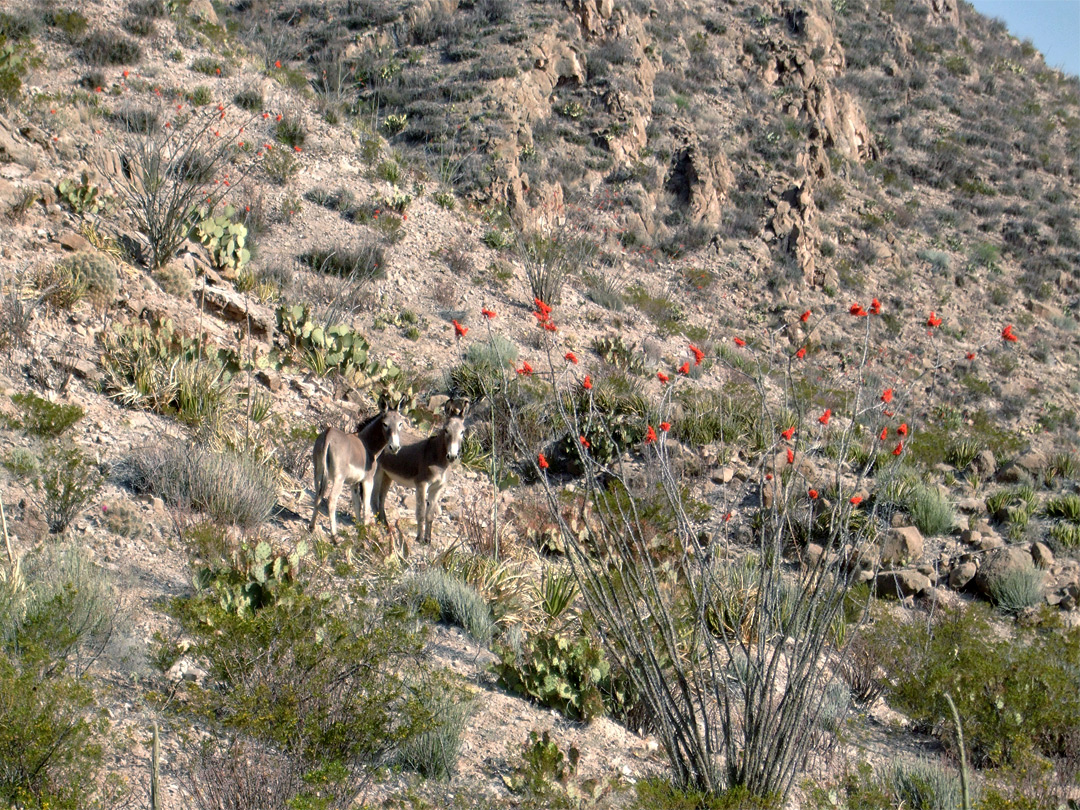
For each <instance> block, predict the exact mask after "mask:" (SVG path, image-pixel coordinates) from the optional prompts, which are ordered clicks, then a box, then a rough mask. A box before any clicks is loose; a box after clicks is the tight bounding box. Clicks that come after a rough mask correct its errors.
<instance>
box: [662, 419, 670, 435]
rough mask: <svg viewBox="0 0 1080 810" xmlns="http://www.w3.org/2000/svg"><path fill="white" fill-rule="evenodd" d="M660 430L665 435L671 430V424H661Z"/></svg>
mask: <svg viewBox="0 0 1080 810" xmlns="http://www.w3.org/2000/svg"><path fill="white" fill-rule="evenodd" d="M660 430H662V431H664V433H667V432H668V431H669V430H671V422H661V423H660Z"/></svg>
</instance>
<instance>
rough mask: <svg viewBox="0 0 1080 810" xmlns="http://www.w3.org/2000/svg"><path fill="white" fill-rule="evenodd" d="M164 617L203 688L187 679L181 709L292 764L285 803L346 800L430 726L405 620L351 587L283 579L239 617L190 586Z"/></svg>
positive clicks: (410, 624)
mask: <svg viewBox="0 0 1080 810" xmlns="http://www.w3.org/2000/svg"><path fill="white" fill-rule="evenodd" d="M380 604H381V605H383V606H382V607H379V605H380ZM174 613H175V614H176V616H177V618H178V619H179V620H180V623H181V625H182V628H183V632H184V633H185V634H186V635H188V636H189V637H190V638H191V639H192V640H193V642H194V646H193V648H192V653H193V654H194V655H196V656H198V657H199V658H200V659H201V660H204V661H205V662H206V666H207V669H208V670H209V673H210V678H209V679H208V683H212V684H213V686H212V687H211V688H205V689H204V688H200V687H197V686H194V685H193V686H192V687H191V688H190V689H191V691H190V692H189V695H188V699H189V701H190V704H189V705H190V706H191V707H192V709H193V710H194V711H196V712H197V713H198V714H199V715H200V716H202V717H204V718H212V719H213V720H214V722H215V723H217V724H219V725H220V726H221V727H222V728H223V730H225V731H226V732H228V733H230V734H238V735H241V736H243V737H245V738H248V739H251V740H254V741H257V742H259V743H261V744H266V745H272V746H274V747H275V748H276V749H277V750H278V751H280V752H281V753H283V754H284V755H285V756H286V757H287V758H288V759H289V760H290V761H291V762H293V763H294V765H295V766H296V767H298V768H299V769H300V773H301V774H302V775H303V777H304V779H303V782H302V784H301V785H300V786H299V787H298V788H297V789H298V790H299V791H300V793H299V796H300V797H302V798H304V799H305V801H300V799H299V798H298V799H294V804H292V805H291V806H302V807H324V806H345V805H347V804H349V803H350V802H351V801H352V800H353V799H354V798H355V796H356V795H357V793H358V792H359V790H360V787H361V786H362V785H363V784H364V783H365V782H367V781H368V780H369V779H370V778H371V776H372V775H373V773H374V772H375V771H376V770H377V769H379V768H380V767H382V766H383V765H385V764H388V763H389V762H391V761H392V760H393V759H394V758H395V757H396V755H397V752H398V751H400V750H401V749H402V747H403V746H405V745H406V744H407V743H408V742H410V741H412V740H414V739H415V738H416V737H417V735H419V734H421V733H423V732H424V731H427V730H430V729H431V727H432V717H431V710H430V704H429V705H425V701H424V699H423V698H422V697H421V694H420V693H421V692H422V691H423V690H422V688H417V686H416V685H417V684H421V683H425V682H426V679H427V677H428V676H427V675H426V674H425V673H424V671H423V670H420V669H419V668H418V665H417V663H416V662H417V657H418V655H419V653H420V650H421V646H422V639H421V637H420V636H419V635H418V633H417V632H416V625H415V622H414V621H413V620H411V619H410V618H409V617H408V616H405V615H403V614H402V612H401V610H400V608H397V609H395V608H393V607H387V606H386V603H385V602H379V601H377V600H374V599H372V598H371V597H370V596H368V595H366V594H364V592H363V591H362V590H360V589H359V588H353V589H351V591H350V592H349V593H348V594H347V595H345V596H342V597H332V596H330V595H329V594H323V595H316V594H309V593H308V592H306V591H305V590H304V588H303V587H302V586H301V585H299V584H291V585H288V584H286V585H284V586H282V588H281V592H280V593H279V598H278V599H277V600H276V601H275V602H273V603H271V604H269V605H267V606H265V607H263V608H261V609H259V610H257V611H255V612H254V613H252V614H250V615H247V614H238V613H233V612H230V611H227V610H224V609H223V608H222V607H221V606H220V605H219V604H218V601H217V599H216V597H215V595H214V594H212V593H199V594H196V595H195V596H194V597H191V598H189V599H186V600H181V601H179V602H177V603H175V605H174ZM316 796H320V797H322V798H321V799H316V798H315V797H316ZM328 801H329V804H327V802H328ZM315 802H317V803H315Z"/></svg>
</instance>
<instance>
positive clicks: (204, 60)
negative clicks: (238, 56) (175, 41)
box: [191, 56, 232, 76]
mask: <svg viewBox="0 0 1080 810" xmlns="http://www.w3.org/2000/svg"><path fill="white" fill-rule="evenodd" d="M191 69H192V70H194V71H195V72H196V73H202V74H203V75H204V76H231V75H232V68H231V67H230V66H229V63H228V62H223V61H222V60H220V59H215V58H214V57H212V56H200V57H199V58H198V59H196V60H195V61H194V62H192V63H191Z"/></svg>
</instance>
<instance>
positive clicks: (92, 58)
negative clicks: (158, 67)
mask: <svg viewBox="0 0 1080 810" xmlns="http://www.w3.org/2000/svg"><path fill="white" fill-rule="evenodd" d="M82 58H83V61H84V62H86V63H87V64H88V65H94V66H97V67H105V66H106V65H134V64H136V63H137V62H139V60H141V59H142V49H141V48H140V47H139V46H138V44H137V43H135V42H132V41H131V40H130V39H128V38H127V37H123V36H120V35H119V34H114V33H112V32H108V31H94V32H93V33H91V34H90V35H88V36H87V37H86V39H84V40H83V42H82Z"/></svg>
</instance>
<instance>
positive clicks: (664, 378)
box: [656, 371, 671, 385]
mask: <svg viewBox="0 0 1080 810" xmlns="http://www.w3.org/2000/svg"><path fill="white" fill-rule="evenodd" d="M656 379H658V380H659V381H660V382H661V383H663V384H664V385H667V381H668V380H669V379H671V378H670V377H668V375H667V374H665V373H664V372H662V371H658V372H656Z"/></svg>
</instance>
